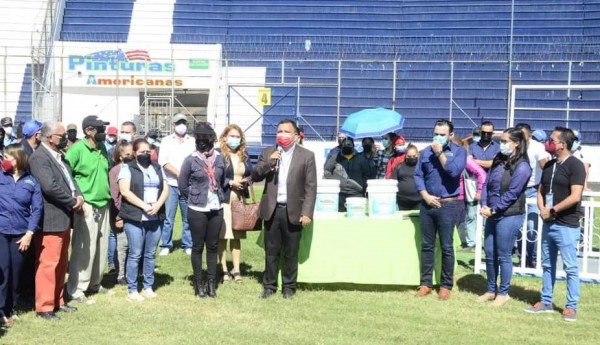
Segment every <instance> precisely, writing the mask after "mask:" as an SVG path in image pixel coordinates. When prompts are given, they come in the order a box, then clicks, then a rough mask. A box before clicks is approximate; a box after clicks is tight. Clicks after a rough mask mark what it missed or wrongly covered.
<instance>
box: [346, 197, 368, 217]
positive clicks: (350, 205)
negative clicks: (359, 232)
mask: <svg viewBox="0 0 600 345" xmlns="http://www.w3.org/2000/svg"><path fill="white" fill-rule="evenodd" d="M366 216H367V198H358V197H350V198H346V217H348V218H364V217H366Z"/></svg>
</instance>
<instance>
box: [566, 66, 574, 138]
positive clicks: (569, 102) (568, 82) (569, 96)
mask: <svg viewBox="0 0 600 345" xmlns="http://www.w3.org/2000/svg"><path fill="white" fill-rule="evenodd" d="M572 73H573V61H569V74H568V76H567V85H568V86H571V74H572ZM570 108H571V89H570V88H569V89H567V125H566V127H567V128H569V119H570V115H571V114H570Z"/></svg>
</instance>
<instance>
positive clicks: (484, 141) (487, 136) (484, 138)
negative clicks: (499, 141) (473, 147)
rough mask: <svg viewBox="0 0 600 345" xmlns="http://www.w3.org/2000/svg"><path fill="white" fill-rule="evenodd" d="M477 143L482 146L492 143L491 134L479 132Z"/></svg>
mask: <svg viewBox="0 0 600 345" xmlns="http://www.w3.org/2000/svg"><path fill="white" fill-rule="evenodd" d="M479 141H480V142H481V143H482V144H487V143H489V142H491V141H492V133H486V132H481V139H479Z"/></svg>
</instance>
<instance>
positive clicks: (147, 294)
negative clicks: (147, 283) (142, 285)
mask: <svg viewBox="0 0 600 345" xmlns="http://www.w3.org/2000/svg"><path fill="white" fill-rule="evenodd" d="M142 296H143V297H145V298H148V299H151V298H156V297H158V295H157V294H156V292H154V291H152V288H147V289H144V290H142Z"/></svg>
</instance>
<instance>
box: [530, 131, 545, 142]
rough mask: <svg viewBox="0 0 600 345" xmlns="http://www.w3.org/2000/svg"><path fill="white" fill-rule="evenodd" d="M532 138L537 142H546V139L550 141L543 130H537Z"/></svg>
mask: <svg viewBox="0 0 600 345" xmlns="http://www.w3.org/2000/svg"><path fill="white" fill-rule="evenodd" d="M531 136H533V138H534V139H535V140H537V141H546V139H548V135H547V134H546V132H544V130H542V129H536V130H535V131H533V133H531Z"/></svg>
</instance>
